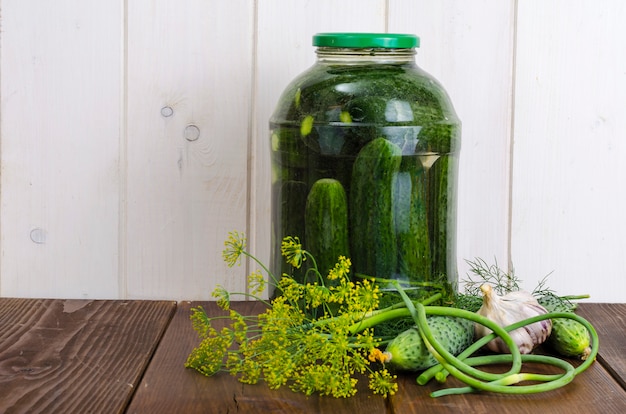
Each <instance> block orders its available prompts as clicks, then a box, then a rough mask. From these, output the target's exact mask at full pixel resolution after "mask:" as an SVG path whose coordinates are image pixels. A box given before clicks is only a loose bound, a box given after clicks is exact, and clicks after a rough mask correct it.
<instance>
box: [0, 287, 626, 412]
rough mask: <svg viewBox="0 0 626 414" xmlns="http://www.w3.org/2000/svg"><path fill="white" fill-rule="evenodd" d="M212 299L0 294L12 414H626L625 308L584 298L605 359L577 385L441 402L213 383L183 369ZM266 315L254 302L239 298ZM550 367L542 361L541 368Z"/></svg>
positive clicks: (404, 386) (1, 358)
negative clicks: (196, 321)
mask: <svg viewBox="0 0 626 414" xmlns="http://www.w3.org/2000/svg"><path fill="white" fill-rule="evenodd" d="M199 304H201V305H202V306H204V307H205V309H207V311H209V312H218V311H219V310H218V309H217V307H216V306H215V304H214V303H212V302H201V303H190V302H183V303H178V304H177V303H175V302H168V301H120V300H114V301H97V300H96V301H88V300H61V299H11V298H0V412H1V413H107V414H108V413H123V412H127V413H150V414H152V413H235V412H242V413H244V412H245V413H283V412H285V413H326V412H332V413H343V412H346V413H365V412H367V413H448V412H450V413H458V412H471V413H493V412H497V413H498V414H502V413H536V412H538V410H539V412H542V410H547V411H546V412H549V413H578V412H585V413H596V412H597V413H613V412H624V409H626V326H625V319H626V304H582V305H581V306H580V310H579V314H581V315H582V316H584V317H586V318H587V319H588V320H589V321H591V322H592V323H593V324H594V326H595V327H596V329H597V330H598V332H599V335H600V353H599V356H598V359H597V361H596V363H595V364H593V365H592V366H591V367H590V368H589V369H588V370H587V371H585V372H583V373H582V374H581V375H579V376H577V377H576V378H575V379H574V381H573V382H572V383H570V384H568V385H567V386H565V387H563V388H560V389H557V390H555V391H551V392H547V393H542V394H535V395H532V396H529V395H524V396H511V395H497V394H487V393H481V394H470V395H457V396H447V397H441V398H436V399H435V398H431V397H430V396H429V395H428V394H429V393H430V392H432V391H433V390H435V389H438V388H442V387H449V386H452V385H454V384H456V385H459V384H458V383H455V382H454V381H456V380H454V379H451V380H449V383H447V384H443V385H441V384H437V383H430V384H428V385H426V386H419V385H417V384H416V383H415V375H401V376H400V379H399V383H400V390H399V392H398V393H397V394H396V395H394V396H393V397H390V398H388V399H384V398H382V397H379V396H372V395H371V394H369V393H368V392H367V391H365V390H363V391H362V392H359V393H357V395H356V396H355V397H352V398H347V399H335V398H332V397H319V396H310V397H307V396H304V395H301V394H296V393H293V392H292V391H290V390H289V389H288V388H282V389H279V390H274V391H270V390H269V389H268V388H267V387H266V386H265V385H264V384H259V385H243V384H241V383H239V382H237V380H236V379H234V378H233V377H231V376H230V375H228V374H218V375H216V376H214V377H210V378H207V377H205V376H202V375H200V374H198V373H197V372H195V371H193V370H190V369H185V368H184V367H183V364H184V362H185V359H186V357H187V355H188V354H189V352H190V351H191V349H192V348H193V347H194V346H195V345H196V344H197V339H196V335H195V332H194V331H193V330H192V328H191V325H190V322H189V311H190V308H191V307H193V306H197V305H199ZM236 306H237V308H238V309H239V310H240V311H242V312H244V313H248V314H249V313H252V312H259V311H260V310H261V309H262V308H261V306H260V305H259V304H258V303H255V302H243V303H238V304H236ZM539 368H543V367H539Z"/></svg>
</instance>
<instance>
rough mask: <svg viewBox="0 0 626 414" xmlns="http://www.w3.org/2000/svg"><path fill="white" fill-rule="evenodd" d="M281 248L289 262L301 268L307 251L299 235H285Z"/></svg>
mask: <svg viewBox="0 0 626 414" xmlns="http://www.w3.org/2000/svg"><path fill="white" fill-rule="evenodd" d="M280 250H281V252H282V255H283V256H285V260H286V261H287V263H289V264H290V265H291V266H293V267H295V268H296V269H299V268H300V267H301V266H302V262H303V261H305V260H306V256H305V251H304V250H303V249H302V245H301V244H300V239H299V238H298V237H291V236H287V237H285V238H284V239H283V241H282V243H281V245H280Z"/></svg>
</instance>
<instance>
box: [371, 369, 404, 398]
mask: <svg viewBox="0 0 626 414" xmlns="http://www.w3.org/2000/svg"><path fill="white" fill-rule="evenodd" d="M397 378H398V376H397V375H392V374H390V373H389V371H388V370H387V369H386V368H384V369H381V370H378V371H373V372H372V373H370V375H369V380H370V381H369V388H370V389H371V390H372V392H374V394H380V395H382V396H383V397H387V395H394V394H395V393H396V392H397V391H398V383H397V382H396V379H397Z"/></svg>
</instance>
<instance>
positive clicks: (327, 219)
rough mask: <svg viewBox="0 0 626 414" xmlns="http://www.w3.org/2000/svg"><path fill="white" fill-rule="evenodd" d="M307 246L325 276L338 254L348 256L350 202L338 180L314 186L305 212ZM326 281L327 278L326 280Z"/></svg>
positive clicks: (318, 183) (317, 183) (325, 179)
mask: <svg viewBox="0 0 626 414" xmlns="http://www.w3.org/2000/svg"><path fill="white" fill-rule="evenodd" d="M304 224H305V232H306V240H307V244H306V249H307V250H309V251H310V252H311V254H312V255H313V256H314V257H315V261H316V263H317V267H318V270H319V271H320V273H321V274H322V276H325V275H327V274H328V271H329V270H330V269H332V268H333V267H334V265H335V263H337V258H338V257H339V256H345V257H349V255H350V252H349V244H348V202H347V198H346V192H345V190H344V188H343V186H342V185H341V183H340V182H339V181H338V180H335V179H333V178H322V179H319V180H317V181H316V182H315V184H313V186H312V187H311V191H310V192H309V195H308V197H307V202H306V209H305V215H304ZM325 282H327V281H325Z"/></svg>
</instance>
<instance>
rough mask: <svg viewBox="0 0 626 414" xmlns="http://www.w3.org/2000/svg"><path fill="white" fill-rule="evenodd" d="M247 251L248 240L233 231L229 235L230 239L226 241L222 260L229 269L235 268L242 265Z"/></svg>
mask: <svg viewBox="0 0 626 414" xmlns="http://www.w3.org/2000/svg"><path fill="white" fill-rule="evenodd" d="M245 250H246V238H245V237H244V235H243V234H241V233H239V232H237V231H231V232H229V233H228V238H227V239H226V241H224V250H223V251H222V258H223V259H224V262H226V264H227V265H228V267H233V266H234V265H235V264H237V265H241V260H240V258H241V255H242V254H244V252H245Z"/></svg>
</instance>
